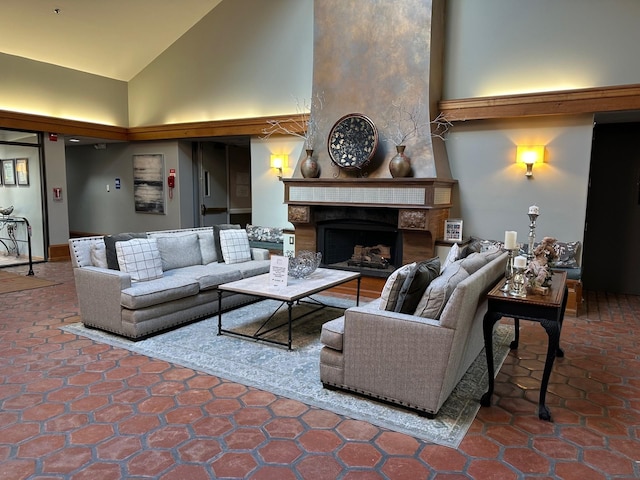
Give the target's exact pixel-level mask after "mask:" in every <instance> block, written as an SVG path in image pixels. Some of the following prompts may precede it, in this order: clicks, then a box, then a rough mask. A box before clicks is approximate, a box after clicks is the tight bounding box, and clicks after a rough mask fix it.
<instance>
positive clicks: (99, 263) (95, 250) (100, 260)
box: [89, 242, 109, 268]
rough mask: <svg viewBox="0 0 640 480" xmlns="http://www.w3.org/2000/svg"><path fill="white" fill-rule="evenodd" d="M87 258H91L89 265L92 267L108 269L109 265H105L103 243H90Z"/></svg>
mask: <svg viewBox="0 0 640 480" xmlns="http://www.w3.org/2000/svg"><path fill="white" fill-rule="evenodd" d="M89 256H90V258H91V265H93V266H94V267H100V268H109V264H108V263H107V248H106V247H105V246H104V242H95V243H92V244H91V247H90V250H89Z"/></svg>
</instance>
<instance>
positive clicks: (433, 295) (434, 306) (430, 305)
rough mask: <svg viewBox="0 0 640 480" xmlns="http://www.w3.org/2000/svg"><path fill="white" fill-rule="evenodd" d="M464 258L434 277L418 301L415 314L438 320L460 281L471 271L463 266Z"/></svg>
mask: <svg viewBox="0 0 640 480" xmlns="http://www.w3.org/2000/svg"><path fill="white" fill-rule="evenodd" d="M461 262H462V260H458V261H457V262H455V263H452V264H451V265H449V266H448V267H447V268H446V269H445V271H444V272H442V274H441V275H440V276H439V277H438V278H436V279H434V280H433V281H432V282H431V283H430V284H429V286H428V287H427V289H426V290H425V292H424V295H423V296H422V298H421V299H420V303H418V307H417V308H416V311H415V313H414V314H415V315H418V316H419V317H424V318H433V319H434V320H438V319H439V318H440V314H441V313H442V310H444V307H445V305H446V303H447V300H449V297H450V296H451V294H452V293H453V290H454V289H455V288H456V286H457V285H458V283H460V282H461V281H462V280H464V279H465V278H467V277H468V276H469V273H468V272H467V271H466V270H465V269H464V268H462V265H461Z"/></svg>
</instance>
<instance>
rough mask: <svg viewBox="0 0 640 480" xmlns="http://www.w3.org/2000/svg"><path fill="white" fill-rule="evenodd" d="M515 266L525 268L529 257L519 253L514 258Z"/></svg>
mask: <svg viewBox="0 0 640 480" xmlns="http://www.w3.org/2000/svg"><path fill="white" fill-rule="evenodd" d="M513 266H514V267H516V268H525V267H526V266H527V257H525V256H524V255H518V256H517V257H516V258H514V259H513Z"/></svg>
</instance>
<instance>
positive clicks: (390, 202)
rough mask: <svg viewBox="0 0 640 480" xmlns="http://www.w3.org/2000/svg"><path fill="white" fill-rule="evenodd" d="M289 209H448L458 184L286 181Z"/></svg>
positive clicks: (400, 180)
mask: <svg viewBox="0 0 640 480" xmlns="http://www.w3.org/2000/svg"><path fill="white" fill-rule="evenodd" d="M283 182H284V201H285V203H286V204H288V205H334V206H354V207H372V208H385V207H386V208H411V209H425V208H434V207H435V208H450V207H451V206H452V204H451V202H452V190H453V186H454V185H455V184H456V183H457V180H451V179H439V178H345V179H341V178H337V179H331V178H285V179H283Z"/></svg>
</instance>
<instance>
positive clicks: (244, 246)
mask: <svg viewBox="0 0 640 480" xmlns="http://www.w3.org/2000/svg"><path fill="white" fill-rule="evenodd" d="M220 249H221V250H222V258H224V263H226V264H227V265H230V264H233V263H242V262H248V261H249V260H251V248H249V237H247V231H246V230H244V229H242V230H237V229H229V230H222V231H220Z"/></svg>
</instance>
